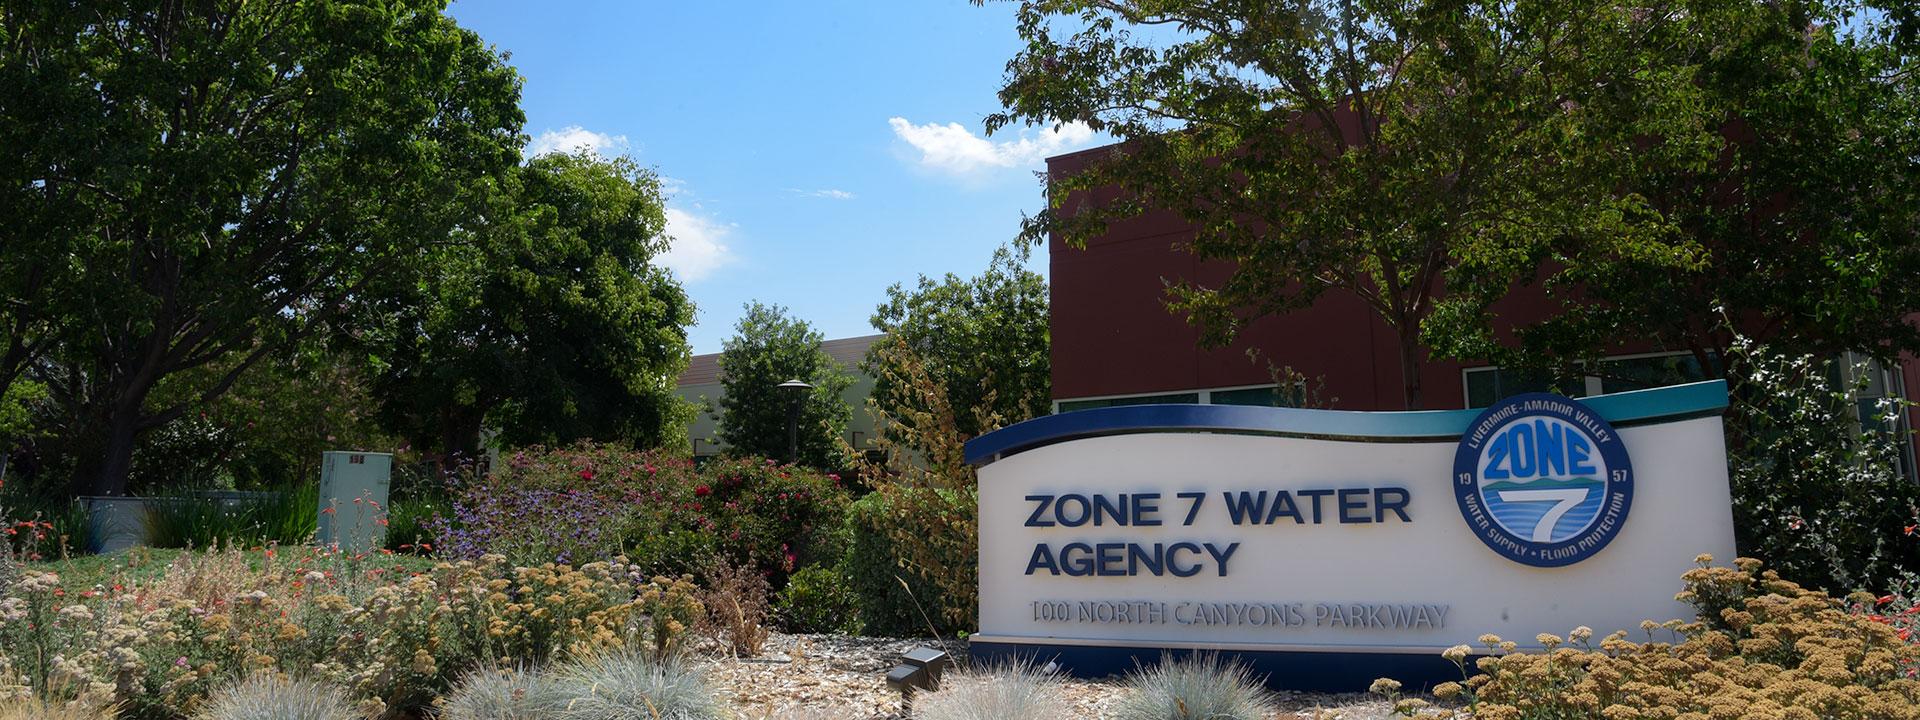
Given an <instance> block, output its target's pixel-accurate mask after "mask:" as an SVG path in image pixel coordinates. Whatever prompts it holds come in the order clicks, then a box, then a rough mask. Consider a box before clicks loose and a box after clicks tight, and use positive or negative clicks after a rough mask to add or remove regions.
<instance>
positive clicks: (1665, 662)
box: [1404, 558, 1920, 720]
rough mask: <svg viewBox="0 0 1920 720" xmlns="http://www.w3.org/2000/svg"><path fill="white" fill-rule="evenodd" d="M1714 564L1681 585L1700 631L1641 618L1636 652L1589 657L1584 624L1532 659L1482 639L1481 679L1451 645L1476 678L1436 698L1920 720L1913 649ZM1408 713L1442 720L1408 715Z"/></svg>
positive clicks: (1826, 601)
mask: <svg viewBox="0 0 1920 720" xmlns="http://www.w3.org/2000/svg"><path fill="white" fill-rule="evenodd" d="M1710 563H1711V558H1702V559H1701V564H1702V567H1700V568H1698V569H1695V570H1692V571H1689V572H1688V573H1687V574H1686V575H1685V576H1684V579H1685V581H1686V586H1687V590H1686V591H1685V592H1683V593H1681V595H1680V599H1682V600H1686V601H1689V602H1693V603H1694V604H1695V605H1696V607H1698V608H1700V609H1701V612H1702V618H1701V620H1700V621H1698V622H1691V623H1679V622H1672V623H1665V624H1656V623H1652V622H1648V623H1645V624H1643V625H1642V629H1643V630H1645V631H1646V632H1647V638H1646V640H1645V641H1644V642H1632V641H1629V640H1628V639H1627V633H1625V632H1624V631H1623V632H1617V633H1614V634H1613V635H1610V636H1607V637H1605V638H1603V639H1602V640H1601V641H1600V643H1599V645H1598V646H1597V647H1596V646H1594V645H1592V644H1591V638H1592V630H1590V629H1587V628H1578V629H1576V630H1574V631H1573V632H1571V633H1569V635H1568V637H1567V638H1564V639H1563V638H1560V637H1557V636H1552V635H1543V636H1541V637H1539V638H1536V640H1537V641H1538V642H1539V643H1540V644H1541V645H1542V646H1544V647H1546V648H1547V649H1546V650H1545V651H1543V652H1539V653H1518V652H1515V651H1514V645H1513V643H1511V642H1509V641H1505V640H1502V639H1501V638H1499V637H1496V636H1492V635H1487V636H1482V637H1481V638H1480V644H1481V645H1482V646H1483V647H1484V648H1485V650H1484V651H1482V653H1483V656H1482V657H1480V658H1479V660H1478V661H1477V663H1476V665H1475V667H1477V668H1478V669H1479V670H1480V671H1481V672H1480V673H1479V674H1470V673H1467V670H1468V668H1469V666H1468V665H1467V662H1468V657H1469V655H1470V653H1471V652H1472V648H1469V647H1467V646H1458V647H1454V648H1451V649H1449V650H1447V652H1446V653H1444V656H1445V657H1446V658H1448V659H1449V660H1452V661H1454V662H1455V663H1456V664H1457V665H1459V666H1460V667H1461V669H1462V671H1463V675H1470V676H1467V677H1466V678H1465V681H1464V682H1463V683H1446V684H1443V685H1441V686H1439V687H1436V688H1435V689H1434V695H1435V696H1437V697H1439V698H1441V699H1447V700H1460V701H1464V702H1465V703H1466V704H1467V706H1468V708H1467V709H1468V712H1470V713H1471V715H1472V717H1474V718H1475V719H1476V720H1529V719H1532V718H1565V717H1583V718H1605V719H1606V720H1654V719H1658V720H1733V719H1735V718H1740V719H1742V720H1856V719H1857V720H1920V680H1916V679H1915V678H1914V677H1913V675H1914V672H1913V670H1914V668H1916V667H1920V647H1916V646H1915V645H1913V644H1910V643H1908V642H1906V641H1904V640H1902V639H1901V638H1899V637H1898V636H1896V634H1895V631H1894V630H1893V629H1892V628H1890V627H1888V626H1887V625H1885V624H1882V623H1878V622H1874V621H1872V620H1871V619H1869V618H1868V617H1865V616H1863V615H1862V614H1860V613H1857V612H1850V611H1849V609H1848V607H1847V605H1846V604H1845V603H1842V602H1840V601H1837V600H1835V599H1833V598H1831V597H1828V596H1827V595H1826V594H1825V593H1820V592H1814V591H1810V590H1807V589H1804V588H1801V587H1800V586H1798V585H1795V584H1793V583H1791V582H1787V581H1785V580H1782V579H1780V577H1779V576H1778V575H1777V574H1775V573H1773V572H1771V571H1767V572H1760V568H1759V563H1757V562H1754V561H1751V560H1746V559H1742V560H1741V561H1739V562H1738V564H1737V566H1736V567H1733V568H1726V567H1711V566H1710ZM1657 631H1658V632H1662V633H1663V635H1664V634H1665V633H1670V635H1665V639H1666V640H1670V641H1662V637H1661V636H1656V634H1655V633H1656V632H1657ZM1416 712H1420V713H1427V714H1431V713H1433V712H1436V711H1431V710H1418V709H1415V708H1408V709H1407V711H1406V712H1405V713H1404V714H1408V715H1414V714H1415V713H1416Z"/></svg>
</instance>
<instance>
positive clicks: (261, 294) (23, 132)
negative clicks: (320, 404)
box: [0, 0, 523, 495]
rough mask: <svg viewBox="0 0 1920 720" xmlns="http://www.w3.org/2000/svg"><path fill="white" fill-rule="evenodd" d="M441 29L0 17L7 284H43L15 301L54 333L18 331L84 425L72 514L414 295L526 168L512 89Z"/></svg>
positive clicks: (283, 7)
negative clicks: (520, 160) (159, 399)
mask: <svg viewBox="0 0 1920 720" xmlns="http://www.w3.org/2000/svg"><path fill="white" fill-rule="evenodd" d="M444 6H445V3H444V1H443V0H400V1H397V2H319V1H312V2H307V1H300V0H282V1H280V2H241V1H240V0H215V1H211V2H196V3H158V4H152V3H115V2H109V3H94V4H91V5H90V6H89V7H88V9H86V10H84V11H82V10H80V9H78V8H74V7H71V6H70V4H68V3H61V2H43V1H35V0H28V1H23V2H10V3H7V4H6V5H5V7H4V9H0V13H4V18H3V19H4V22H0V27H4V30H0V52H4V55H0V118H3V120H0V144H4V145H5V146H6V147H8V148H9V149H10V150H9V153H8V154H9V155H11V156H12V157H10V158H9V159H8V160H7V161H4V163H0V171H3V172H5V173H6V174H7V175H6V177H5V178H4V180H3V181H0V187H4V190H0V194H4V196H5V200H4V201H0V202H4V203H5V205H4V208H6V209H14V208H21V209H24V210H25V211H26V217H28V218H30V219H31V222H28V223H24V224H21V225H15V224H14V223H11V222H9V223H5V224H4V225H5V229H4V230H0V267H5V268H9V270H8V271H7V272H6V273H5V274H7V275H9V276H13V275H15V274H16V273H15V269H18V268H22V267H36V266H37V267H45V268H48V269H49V272H48V274H47V275H48V276H47V277H45V278H42V279H41V280H39V281H38V284H37V285H36V282H35V281H33V280H31V279H29V280H27V281H25V282H19V281H6V282H8V284H9V287H8V288H6V290H7V291H8V292H9V294H14V293H18V292H21V291H20V288H23V287H24V288H25V291H24V292H25V293H26V295H25V297H26V299H27V304H28V305H29V306H31V307H35V308H47V309H48V310H46V311H45V312H46V313H48V314H51V313H54V312H58V313H59V315H58V317H59V318H60V322H57V323H51V322H44V321H37V320H35V319H34V318H32V317H29V316H25V315H10V316H9V318H8V320H7V321H8V322H9V323H10V324H12V325H15V326H18V325H20V324H21V323H22V322H23V321H24V322H25V323H27V324H28V325H31V326H32V327H33V328H37V329H33V330H31V333H32V335H30V337H38V338H39V339H38V340H37V341H33V342H36V343H38V344H39V346H40V348H41V349H40V351H39V352H41V353H42V357H43V360H42V363H41V364H42V366H43V367H42V369H41V370H37V371H36V374H37V375H38V376H39V377H38V378H37V379H39V380H43V381H44V382H45V383H46V385H47V387H48V389H49V391H50V393H51V394H52V395H53V397H54V399H55V401H56V402H58V403H60V405H61V406H62V408H63V412H66V413H68V414H70V415H71V416H72V417H74V418H75V419H76V422H77V424H78V427H79V430H78V433H79V435H78V437H77V438H76V444H75V447H76V452H75V455H74V456H75V458H76V460H77V461H78V462H77V468H76V470H75V472H74V479H73V484H72V488H73V490H74V491H75V492H81V493H94V494H106V495H113V494H119V493H121V492H122V491H123V490H124V487H125V483H126V478H127V472H128V468H129V466H130V464H131V462H132V453H133V448H134V446H135V443H136V441H137V439H138V437H139V436H140V435H141V434H142V433H144V432H146V431H148V430H151V429H153V428H156V427H159V426H162V425H164V424H166V423H168V422H170V421H172V420H174V419H176V418H179V417H182V416H183V415H185V414H186V413H187V412H188V411H189V409H190V408H192V407H194V405H195V404H196V403H201V402H206V401H209V400H211V399H214V398H217V397H219V396H220V395H221V394H223V393H225V392H226V391H227V390H228V389H229V388H231V387H232V386H233V385H234V383H235V382H237V381H238V380H239V379H240V377H241V376H242V375H244V374H245V373H246V372H247V371H248V370H249V369H250V368H252V367H254V366H255V365H257V364H258V363H260V362H262V361H266V360H268V359H269V358H278V357H283V356H284V355H285V353H287V352H288V351H289V350H290V348H292V347H293V346H295V345H296V344H297V343H298V342H300V341H301V340H303V339H306V338H310V337H315V336H318V335H320V334H323V333H326V332H329V331H333V330H337V329H340V327H341V323H343V322H344V321H345V320H346V319H347V318H348V317H350V316H351V315H352V313H353V311H354V310H355V309H356V308H357V306H358V305H359V304H360V302H361V300H362V299H363V294H362V292H361V291H362V290H363V289H364V288H365V287H366V286H367V284H368V283H369V282H370V281H371V280H372V279H374V278H378V277H384V276H393V275H403V276H404V275H407V274H409V273H414V272H418V268H419V264H420V263H421V262H422V261H423V260H424V259H425V255H426V253H425V252H424V250H425V249H426V247H427V246H429V245H432V244H434V243H437V242H440V241H443V240H444V239H445V238H447V237H448V234H449V231H450V230H451V229H452V228H454V227H455V226H457V225H459V224H460V223H462V222H465V221H466V220H467V219H468V218H470V217H471V216H472V214H473V211H474V209H473V203H474V202H475V201H476V200H477V199H478V198H481V197H484V196H485V194H486V192H485V191H486V189H487V188H488V187H489V186H491V185H494V184H496V183H497V181H498V177H499V176H500V174H502V173H504V172H505V171H507V170H508V169H510V168H511V167H512V166H513V164H514V163H515V162H516V159H517V155H518V150H519V146H520V144H521V142H522V139H521V136H520V135H519V129H520V125H521V123H522V122H523V117H522V115H521V112H520V109H519V107H518V104H517V103H518V97H519V79H518V77H517V75H516V74H515V73H514V71H513V70H512V69H511V68H509V67H508V66H506V65H505V64H504V63H503V62H502V60H501V58H500V57H499V56H497V55H496V54H495V53H493V52H492V51H491V50H489V49H488V48H487V47H486V45H485V44H484V43H482V42H481V40H480V39H479V38H478V37H477V36H475V35H474V34H473V33H471V32H468V31H466V30H463V29H461V28H459V27H458V26H456V25H455V24H454V23H453V21H452V20H450V19H448V18H447V17H446V16H445V15H443V14H442V10H444ZM15 153H17V155H15ZM7 301H8V302H9V303H10V305H9V307H10V308H14V307H18V305H17V303H18V300H17V298H12V297H10V298H8V300H7ZM9 312H12V310H9ZM23 319H24V320H23ZM53 333H57V334H53ZM55 346H57V347H55ZM9 352H11V351H9ZM216 364H217V365H219V366H221V367H223V368H224V369H225V370H224V372H222V373H220V374H218V375H217V376H215V377H209V378H207V379H206V380H205V382H204V383H203V384H201V385H200V386H199V387H197V388H194V389H193V390H194V391H193V392H188V393H183V394H182V397H185V398H186V399H183V400H180V401H177V402H172V403H170V404H166V405H156V404H152V403H150V402H149V400H150V399H151V395H152V391H153V389H154V387H155V386H156V385H157V384H158V383H160V382H162V381H163V380H165V379H167V378H169V377H171V376H176V375H178V374H180V373H182V372H185V371H188V370H192V369H195V368H204V367H209V366H213V365H216Z"/></svg>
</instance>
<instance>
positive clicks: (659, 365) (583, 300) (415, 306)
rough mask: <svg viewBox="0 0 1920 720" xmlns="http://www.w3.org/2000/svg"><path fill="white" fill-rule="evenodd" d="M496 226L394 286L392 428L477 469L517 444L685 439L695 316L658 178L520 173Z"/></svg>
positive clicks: (604, 169) (615, 164)
mask: <svg viewBox="0 0 1920 720" xmlns="http://www.w3.org/2000/svg"><path fill="white" fill-rule="evenodd" d="M495 206H496V207H495V210H494V212H493V213H492V216H491V217H489V218H488V219H487V221H486V222H484V223H482V224H480V225H479V226H478V227H476V228H473V229H472V230H471V231H470V232H463V233H462V235H463V236H465V237H463V240H465V242H462V243H459V244H456V245H454V246H452V247H449V248H446V249H445V250H444V251H442V252H439V253H437V254H436V255H435V256H434V262H433V263H432V264H431V265H430V266H429V267H427V268H426V269H425V271H424V272H423V273H422V274H421V275H420V276H419V277H418V278H417V280H418V282H416V283H413V284H411V285H407V286H404V287H400V288H396V289H395V293H396V294H395V296H394V297H392V298H389V299H388V301H387V307H386V310H387V311H388V312H387V314H386V315H385V316H384V317H383V318H382V320H381V327H380V330H379V331H377V332H375V333H373V334H372V336H373V337H374V338H375V342H374V343H373V345H374V350H373V352H374V353H375V354H376V356H377V358H376V361H375V364H376V367H377V368H378V370H377V372H378V375H377V377H376V379H375V388H376V391H377V394H378V395H379V397H381V398H382V400H383V402H384V407H383V416H384V417H385V418H386V420H387V421H388V423H389V424H390V426H392V427H394V428H396V429H397V430H400V431H402V432H403V433H404V434H406V435H408V436H410V437H412V438H414V439H415V442H416V443H418V444H419V445H420V446H421V447H423V448H438V449H439V450H441V451H443V452H447V453H458V454H464V455H466V456H468V457H471V456H472V454H473V453H474V452H475V451H476V450H477V449H478V447H479V435H480V430H481V428H482V426H483V424H484V426H486V427H490V428H494V429H497V430H499V432H500V439H501V440H502V441H503V442H506V443H508V444H516V445H523V444H536V443H539V444H556V443H570V442H573V441H576V440H580V439H588V438H591V439H596V440H601V441H616V440H617V441H622V442H628V443H631V444H633V445H635V446H638V447H657V446H660V445H662V444H667V443H672V442H676V441H681V442H683V439H682V438H683V435H684V433H683V432H682V428H684V427H685V423H686V420H687V419H688V418H689V417H690V415H691V412H692V409H691V408H690V407H685V406H684V403H682V402H680V401H679V399H678V398H677V397H676V396H675V395H674V393H673V389H674V383H675V380H676V378H677V377H678V376H679V374H680V371H681V370H683V369H685V368H686V364H687V355H688V350H687V338H686V326H687V325H688V324H689V323H691V322H692V319H693V305H692V303H691V302H689V301H688V299H687V296H686V293H685V292H684V291H683V290H682V289H681V288H680V284H679V283H678V282H677V281H675V280H674V279H673V277H672V275H670V274H669V273H668V272H667V270H666V269H665V268H663V267H661V266H659V265H657V264H655V263H654V258H655V257H656V256H657V255H659V254H660V253H662V252H665V251H666V248H667V237H666V235H665V234H664V231H665V229H666V215H665V209H664V204H663V200H662V198H661V195H660V184H659V180H658V178H657V177H655V175H654V174H653V173H651V172H648V171H646V170H643V169H641V168H639V167H636V166H635V165H634V163H633V161H631V160H629V159H627V158H615V159H611V160H608V159H602V158H598V157H595V156H593V155H590V154H586V153H581V154H572V155H569V154H548V155H542V156H540V157H536V158H533V159H532V160H529V161H528V162H527V163H526V164H525V165H524V166H522V167H520V168H519V169H518V170H517V171H515V172H514V173H513V175H512V180H511V182H509V183H508V184H507V185H506V186H505V187H504V189H503V192H502V194H501V197H500V198H497V199H496V203H495Z"/></svg>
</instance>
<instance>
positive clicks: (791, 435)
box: [776, 379, 813, 464]
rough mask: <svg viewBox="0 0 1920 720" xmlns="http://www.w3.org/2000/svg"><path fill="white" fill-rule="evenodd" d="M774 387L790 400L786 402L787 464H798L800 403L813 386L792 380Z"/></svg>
mask: <svg viewBox="0 0 1920 720" xmlns="http://www.w3.org/2000/svg"><path fill="white" fill-rule="evenodd" d="M776 387H778V388H780V390H781V392H784V393H786V394H787V395H788V397H790V398H791V399H790V400H788V401H787V462H788V463H789V464H791V463H797V462H800V401H801V400H804V399H805V398H806V397H807V393H808V392H809V391H811V390H813V386H812V385H808V384H807V383H806V382H805V381H802V380H799V379H794V380H788V381H786V382H783V383H780V384H779V385H777V386H776Z"/></svg>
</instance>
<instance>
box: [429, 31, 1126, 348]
mask: <svg viewBox="0 0 1920 720" xmlns="http://www.w3.org/2000/svg"><path fill="white" fill-rule="evenodd" d="M449 13H450V14H451V15H452V16H453V17H454V18H456V19H457V20H458V21H459V22H460V24H461V25H463V26H465V27H468V28H471V29H473V30H474V31H476V32H478V33H480V35H481V37H483V38H485V39H486V40H487V41H488V42H490V43H492V44H494V45H495V46H496V47H498V48H499V49H501V50H505V51H508V52H510V53H512V57H511V62H512V63H513V65H514V66H515V67H517V68H519V70H520V73H521V75H522V76H523V77H524V78H525V81H526V84H525V88H524V90H523V93H524V94H523V100H522V104H523V106H524V107H525V109H526V112H527V133H528V134H529V135H530V136H532V138H533V141H532V143H531V145H530V151H539V150H544V149H548V148H555V147H561V148H564V147H571V146H579V145H586V146H590V147H593V148H595V149H596V150H597V151H598V152H601V153H603V154H618V153H625V154H628V155H630V156H631V157H633V158H634V159H635V160H636V161H638V162H639V163H641V164H642V165H646V166H649V167H652V168H654V169H655V170H656V171H657V172H659V173H660V175H661V176H662V177H664V178H666V184H667V186H668V187H669V189H670V190H671V197H670V200H669V202H668V224H669V228H668V230H669V232H670V233H671V234H672V235H673V236H674V238H675V244H674V248H673V250H672V251H671V252H670V253H669V254H668V255H667V256H666V257H664V258H663V259H662V262H663V263H664V264H666V265H668V266H669V267H671V268H673V270H674V272H675V273H676V274H677V275H678V276H679V277H680V279H681V281H682V282H683V283H684V284H685V286H686V288H687V292H688V294H689V295H691V296H692V297H693V300H694V302H695V303H697V304H698V306H699V319H698V323H697V324H696V325H695V326H694V327H693V328H692V329H691V330H690V331H689V336H690V339H691V341H692V344H693V351H694V352H695V353H708V352H718V351H719V349H720V343H721V341H722V340H724V339H726V338H727V337H728V336H729V335H731V334H732V332H733V323H734V321H735V320H737V319H738V318H739V315H740V307H741V305H742V304H743V303H745V302H747V301H749V300H760V301H763V302H772V303H778V304H781V305H785V306H787V307H789V308H791V309H792V310H793V312H794V314H795V315H797V316H799V317H801V318H804V319H806V320H808V321H809V322H812V323H813V324H814V326H815V327H817V328H819V329H820V330H821V331H822V332H823V333H825V334H826V336H827V337H829V338H833V337H846V336H850V335H863V334H867V333H870V332H872V329H871V327H870V326H869V325H868V324H867V318H868V317H869V316H870V315H871V314H872V312H873V309H874V306H875V305H877V304H879V302H880V301H881V300H882V299H883V298H884V296H885V290H886V287H887V286H888V285H891V284H893V283H896V282H902V283H909V284H911V282H912V281H913V279H914V278H915V277H916V276H917V275H920V274H926V275H935V276H937V275H940V274H943V273H948V272H953V273H957V274H960V275H973V274H977V273H978V272H980V271H981V270H982V269H984V268H985V267H986V265H987V261H988V259H989V258H990V256H991V255H992V253H993V250H994V248H996V247H998V246H999V245H1001V244H1003V243H1005V242H1008V241H1010V240H1011V239H1012V238H1013V237H1014V235H1015V233H1017V232H1018V230H1019V222H1020V216H1021V212H1022V211H1032V210H1035V209H1038V208H1039V206H1040V204H1041V202H1042V196H1041V190H1040V184H1039V181H1038V180H1037V179H1036V178H1035V177H1034V174H1033V173H1034V171H1036V170H1039V169H1040V168H1041V167H1043V164H1044V163H1043V162H1042V160H1043V158H1044V157H1046V156H1048V155H1056V154H1059V153H1063V152H1069V151H1072V150H1076V149H1080V148H1083V147H1089V146H1092V145H1095V144H1098V143H1099V142H1100V141H1101V139H1100V138H1099V137H1098V136H1096V135H1095V134H1094V133H1092V132H1090V131H1088V130H1086V129H1085V128H1084V127H1067V128H1063V129H1060V130H1058V131H1055V130H1053V129H1050V128H1033V129H1028V130H1026V131H1025V132H1024V133H1022V132H1019V131H1018V130H1016V129H1012V128H1009V129H1007V130H1003V131H1001V132H1000V133H998V134H996V135H994V136H992V137H990V138H989V137H986V135H985V131H984V128H983V127H982V125H981V120H982V118H984V117H985V116H986V115H987V114H988V113H991V112H994V111H996V110H998V109H999V107H1000V106H999V101H998V100H997V99H996V98H995V96H994V93H995V92H996V91H997V90H998V89H999V81H1000V77H1001V71H1002V68H1003V66H1004V65H1005V63H1006V61H1007V59H1008V58H1010V57H1012V56H1013V54H1014V53H1015V52H1017V51H1018V49H1019V47H1020V40H1019V37H1018V34H1017V33H1016V30H1015V26H1014V23H1013V18H1012V14H1013V6H1012V5H1010V4H1003V3H991V4H989V5H987V6H986V7H974V6H973V5H971V4H969V3H967V2H965V0H906V1H902V0H886V1H882V0H870V1H856V0H847V1H838V0H832V1H820V2H806V3H799V2H766V1H765V0H761V1H759V2H708V1H705V0H702V1H698V2H579V3H573V2H567V3H562V2H543V3H526V2H512V1H509V0H456V1H455V2H454V3H453V6H452V8H451V9H450V11H449ZM1034 263H1035V265H1036V269H1040V270H1041V271H1043V272H1044V265H1045V256H1044V252H1038V253H1035V260H1034Z"/></svg>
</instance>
